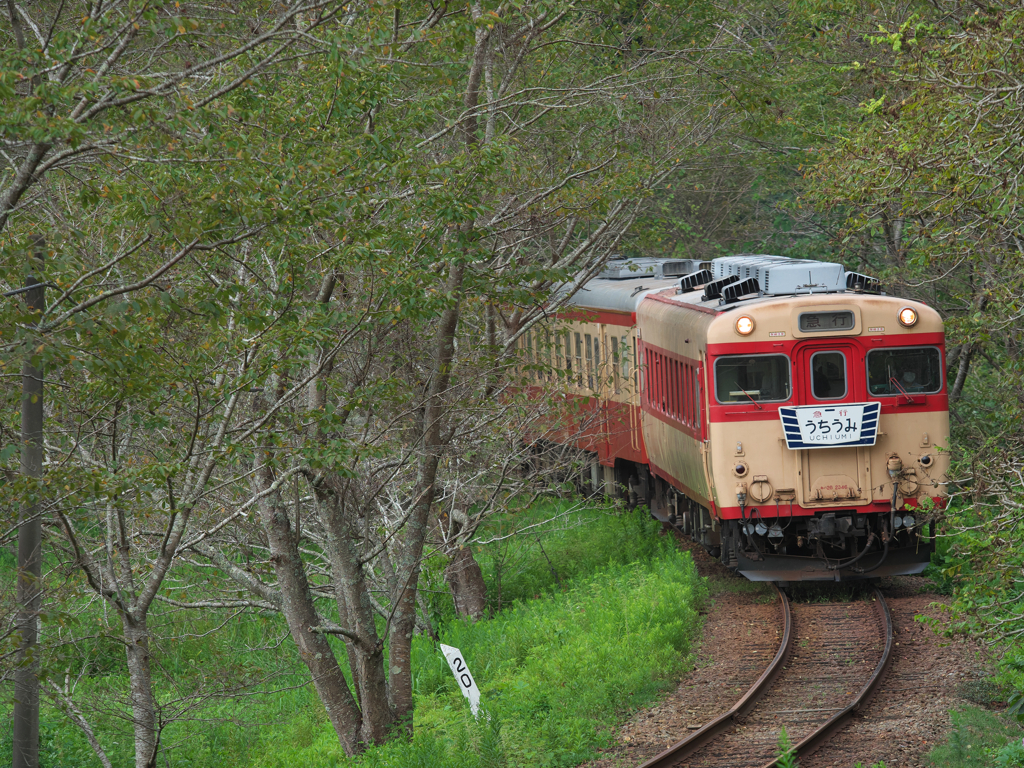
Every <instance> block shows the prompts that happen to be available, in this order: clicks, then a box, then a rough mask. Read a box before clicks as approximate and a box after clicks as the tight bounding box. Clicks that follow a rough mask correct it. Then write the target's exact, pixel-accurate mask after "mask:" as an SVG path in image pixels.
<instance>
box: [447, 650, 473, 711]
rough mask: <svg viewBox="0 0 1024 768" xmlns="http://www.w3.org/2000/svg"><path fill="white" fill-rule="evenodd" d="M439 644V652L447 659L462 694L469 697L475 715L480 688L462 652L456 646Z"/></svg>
mask: <svg viewBox="0 0 1024 768" xmlns="http://www.w3.org/2000/svg"><path fill="white" fill-rule="evenodd" d="M440 645H441V653H443V654H444V657H445V658H446V659H447V660H448V666H449V667H451V668H452V674H453V675H455V679H456V681H458V683H459V688H460V689H461V690H462V695H463V696H465V697H466V698H467V699H469V708H470V710H472V712H473V717H476V716H477V713H478V712H479V711H480V689H479V688H477V687H476V681H475V680H474V679H473V675H471V674H470V673H469V667H468V666H466V660H465V659H463V658H462V652H461V651H460V650H459V649H458V648H452V647H451V646H450V645H444V644H440Z"/></svg>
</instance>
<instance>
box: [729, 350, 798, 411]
mask: <svg viewBox="0 0 1024 768" xmlns="http://www.w3.org/2000/svg"><path fill="white" fill-rule="evenodd" d="M715 395H716V396H717V398H718V402H720V403H749V402H750V401H751V400H754V401H760V402H764V401H771V400H789V395H790V383H789V358H788V357H786V356H785V355H730V356H728V357H720V358H718V359H717V360H716V361H715Z"/></svg>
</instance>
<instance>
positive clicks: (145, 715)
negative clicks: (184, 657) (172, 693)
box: [121, 613, 160, 768]
mask: <svg viewBox="0 0 1024 768" xmlns="http://www.w3.org/2000/svg"><path fill="white" fill-rule="evenodd" d="M121 624H122V626H123V627H124V640H125V647H126V651H127V656H128V677H129V680H130V685H131V701H132V725H133V727H134V729H135V768H156V756H157V750H158V747H159V746H160V735H159V734H158V733H157V730H156V701H155V699H154V698H153V674H152V671H151V669H150V665H149V658H150V657H149V630H148V629H147V627H146V616H145V614H143V615H142V616H141V617H138V616H132V615H131V614H125V613H122V614H121Z"/></svg>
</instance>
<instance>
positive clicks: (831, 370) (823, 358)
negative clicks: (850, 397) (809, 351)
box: [811, 351, 846, 400]
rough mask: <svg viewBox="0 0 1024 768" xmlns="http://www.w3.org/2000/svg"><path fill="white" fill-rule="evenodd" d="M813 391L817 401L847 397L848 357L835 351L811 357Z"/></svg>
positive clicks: (819, 353) (818, 353)
mask: <svg viewBox="0 0 1024 768" xmlns="http://www.w3.org/2000/svg"><path fill="white" fill-rule="evenodd" d="M811 391H812V392H813V393H814V397H815V399H817V400H838V399H839V398H841V397H846V355H844V354H843V353H842V352H834V351H829V352H815V353H814V354H813V355H811Z"/></svg>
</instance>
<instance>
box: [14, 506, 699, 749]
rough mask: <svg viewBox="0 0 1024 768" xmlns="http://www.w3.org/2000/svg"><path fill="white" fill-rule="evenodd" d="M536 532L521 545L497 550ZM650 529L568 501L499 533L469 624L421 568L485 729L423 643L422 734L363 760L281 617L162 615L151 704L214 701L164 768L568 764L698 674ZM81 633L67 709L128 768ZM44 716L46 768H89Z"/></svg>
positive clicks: (115, 659)
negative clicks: (155, 697) (73, 708)
mask: <svg viewBox="0 0 1024 768" xmlns="http://www.w3.org/2000/svg"><path fill="white" fill-rule="evenodd" d="M551 518H554V520H552V521H551V522H545V521H548V520H550V519H551ZM535 524H539V525H537V527H536V528H530V529H529V530H530V534H529V535H528V536H526V537H523V536H516V537H512V538H502V537H503V536H505V535H507V534H508V533H510V532H511V531H512V528H513V527H515V528H516V529H519V530H521V529H522V528H524V527H526V526H528V525H535ZM659 528H660V526H658V525H657V524H656V523H652V522H651V521H649V519H648V518H646V517H645V516H644V515H643V514H640V513H622V512H620V511H616V510H614V509H612V508H603V507H591V508H585V509H577V508H572V507H570V506H568V505H566V504H561V503H547V504H544V505H538V506H537V507H535V508H534V509H531V510H530V511H529V512H528V513H525V514H522V515H517V516H516V518H515V519H514V520H507V519H506V520H496V521H493V522H492V523H491V524H490V527H489V528H487V529H486V530H485V531H484V533H483V538H490V539H493V541H491V543H489V544H487V545H486V546H485V547H482V548H480V549H479V550H478V557H479V560H480V562H481V566H482V568H483V571H484V574H485V577H486V579H487V581H488V589H489V596H490V598H491V607H492V609H493V611H494V615H493V617H492V618H489V619H486V620H483V621H480V622H477V623H475V624H470V623H466V622H462V621H457V620H455V618H454V616H453V615H452V612H451V610H450V607H449V606H450V598H448V597H447V596H446V595H444V594H442V593H441V587H442V585H441V583H440V582H439V581H438V579H439V573H440V565H441V564H440V563H439V562H432V563H428V568H427V572H426V574H425V577H424V583H425V585H426V586H427V587H428V588H431V589H436V590H437V591H436V592H435V593H433V597H432V606H436V611H435V618H437V619H438V621H437V624H438V627H439V633H440V637H441V641H442V642H444V643H446V644H448V645H454V646H457V647H459V648H460V649H461V650H462V652H463V654H464V656H465V658H466V660H467V663H468V664H469V666H470V669H471V670H472V672H473V674H474V676H475V677H476V679H477V682H478V684H479V685H480V688H481V690H482V693H483V705H484V707H485V708H486V710H487V718H481V719H480V721H479V722H476V721H474V720H473V719H472V717H471V716H470V714H469V708H468V705H467V703H466V702H465V700H464V699H463V697H462V696H461V694H460V693H459V692H458V690H457V688H456V685H455V681H454V679H453V678H452V675H451V672H450V671H449V669H448V667H447V664H446V663H445V661H444V659H443V657H442V656H441V654H440V652H439V650H438V649H437V648H436V646H435V644H434V643H433V642H432V641H430V640H429V639H428V638H427V637H425V636H418V637H416V638H415V642H414V648H413V658H414V665H415V666H414V668H415V670H416V677H415V681H414V686H415V696H416V714H415V733H416V735H415V737H414V738H412V739H403V740H397V741H394V742H392V743H389V744H386V745H384V746H381V747H378V748H374V749H372V750H370V751H369V752H368V753H367V754H365V755H364V756H363V757H361V758H360V759H359V760H349V759H347V758H345V756H344V755H343V753H342V751H341V749H340V748H339V746H338V742H337V738H336V736H335V735H334V732H333V730H332V729H331V727H330V725H329V723H328V722H327V720H326V717H325V715H324V712H323V708H322V706H321V704H320V702H319V700H318V699H317V697H316V694H315V692H314V691H313V690H312V687H311V686H310V685H309V684H308V673H307V672H306V670H305V668H304V667H303V666H302V665H301V663H299V661H298V659H297V655H296V653H295V649H294V647H293V645H292V643H291V641H290V639H288V638H287V637H286V636H285V635H286V628H285V626H284V623H283V621H282V620H281V618H280V617H279V616H275V615H260V616H248V617H241V618H239V619H236V620H233V621H231V622H228V623H227V624H226V625H225V626H224V627H223V628H222V629H220V630H218V631H216V632H214V633H212V634H207V633H208V632H210V630H212V629H214V628H215V627H217V626H218V624H219V622H220V621H223V619H224V617H223V616H221V617H211V616H208V615H207V616H204V615H202V614H198V613H179V612H174V611H166V612H163V613H161V614H160V615H159V616H158V617H156V618H155V619H154V625H155V626H156V627H157V632H158V633H159V634H163V635H164V636H166V637H170V636H174V637H176V638H177V639H176V640H174V641H170V640H163V641H161V642H159V643H157V644H156V647H155V649H154V658H155V661H156V665H157V667H158V669H159V679H160V681H161V682H160V686H159V687H160V690H159V695H160V698H161V700H162V701H164V702H171V701H172V700H173V699H174V698H175V697H180V696H182V695H183V694H187V693H190V692H203V691H206V692H208V693H209V694H210V698H208V699H207V700H206V701H205V702H204V703H203V706H202V707H201V708H200V709H198V710H196V711H195V712H194V713H192V714H191V715H190V716H189V718H187V719H183V720H180V721H178V722H175V723H172V724H171V725H169V726H168V727H167V729H166V730H165V731H164V732H163V734H162V738H161V743H162V745H163V746H164V748H165V749H164V751H163V752H162V754H161V757H160V765H161V768H163V766H167V768H198V767H199V766H215V765H235V766H252V768H277V767H278V766H281V767H282V768H283V766H289V768H290V767H291V766H316V767H317V768H327V767H328V766H356V765H358V766H372V767H377V766H379V767H380V768H383V767H384V766H395V767H396V768H397V766H402V768H405V767H406V766H410V767H412V766H420V767H422V768H446V767H447V766H452V768H454V767H455V766H460V767H461V766H465V767H466V768H474V766H479V768H485V767H488V768H489V767H491V766H509V767H512V766H520V765H522V766H525V765H530V766H534V765H537V766H570V765H575V764H577V763H579V762H581V761H583V760H585V759H587V758H588V757H590V756H592V755H593V754H594V753H595V751H596V750H598V749H600V748H601V747H602V746H605V745H606V744H608V743H610V739H611V734H612V729H613V727H614V725H615V724H616V723H617V722H618V721H619V720H620V719H621V718H622V717H623V716H624V715H625V714H626V713H627V712H629V711H630V710H632V709H634V708H636V707H639V706H643V705H644V704H647V703H649V702H651V701H652V700H653V699H654V698H655V697H657V696H658V694H659V693H661V692H662V691H664V690H666V689H668V688H671V687H672V686H673V685H674V681H675V679H676V678H677V677H678V675H679V673H680V672H681V671H682V669H683V668H684V666H685V665H686V664H687V663H688V662H689V661H690V660H689V659H688V654H689V648H690V642H691V639H692V638H693V637H694V633H695V631H696V630H697V628H698V625H699V611H700V609H701V606H702V603H703V601H704V599H705V587H704V585H703V581H702V580H701V579H700V578H699V577H698V576H697V574H696V570H695V568H694V566H693V563H692V561H691V559H690V557H689V555H687V554H685V553H681V552H679V551H678V550H677V549H676V548H675V547H674V545H673V543H672V540H671V538H670V537H664V536H659V535H658V531H659ZM75 621H76V622H78V623H79V626H78V630H79V632H80V633H81V632H83V631H84V628H85V627H86V626H90V627H93V626H96V627H101V631H99V632H98V633H97V637H96V638H95V639H93V640H90V641H89V642H88V643H85V644H79V646H78V647H76V648H69V649H68V652H67V653H66V654H65V656H66V658H65V659H64V660H63V661H64V662H67V663H71V662H74V663H76V664H77V665H78V667H76V669H77V668H81V664H82V662H83V660H84V659H88V661H89V665H90V666H89V673H88V674H86V675H85V676H83V677H82V678H81V680H80V681H79V683H78V685H79V688H78V693H77V698H78V700H79V701H84V702H86V703H88V704H90V705H91V704H95V703H99V702H102V707H96V708H93V709H92V710H91V711H90V718H91V720H92V722H93V725H94V727H95V728H96V729H97V731H98V735H99V737H100V739H101V741H102V743H103V744H104V747H105V748H106V749H107V751H108V754H109V755H110V757H111V759H112V760H113V762H114V763H115V764H121V765H124V764H130V763H131V762H132V738H131V732H130V728H129V727H128V721H127V719H126V716H127V715H128V710H127V707H126V701H125V699H126V695H125V694H126V691H127V679H126V676H125V674H124V657H123V651H121V650H120V646H119V645H118V644H117V642H116V639H115V638H116V636H117V627H116V626H115V625H112V624H111V625H109V630H106V631H103V630H102V627H104V626H108V625H104V624H103V622H102V616H101V615H100V612H99V609H96V608H92V609H89V610H87V611H85V612H84V613H82V614H81V615H79V616H78V617H77V618H76V619H75ZM51 631H52V630H51ZM105 632H106V633H105ZM278 641H281V642H280V643H279V642H278ZM338 649H339V654H338V657H339V660H341V661H343V660H344V657H345V654H344V652H343V651H341V646H340V644H339V645H338ZM59 668H61V669H62V668H63V667H59ZM60 677H61V678H63V675H61V676H60ZM218 692H219V693H218ZM5 710H6V712H5V714H6V715H7V717H6V721H5V725H6V729H3V730H0V750H2V751H0V759H4V758H3V754H4V753H5V752H6V754H7V755H10V706H9V702H8V705H7V706H6V707H5ZM166 714H173V705H171V706H168V708H167V710H166ZM41 719H42V738H41V747H42V749H41V751H42V755H41V757H42V760H41V764H42V766H44V768H58V767H60V768H64V767H67V768H71V767H72V766H74V768H91V767H92V766H98V765H99V762H98V760H97V759H96V758H95V756H94V755H93V753H92V750H91V749H90V748H89V746H88V744H87V742H86V741H85V739H84V737H83V736H82V735H81V733H80V732H79V731H78V729H77V728H75V727H73V726H72V725H71V724H70V723H69V722H68V720H67V719H66V718H65V717H64V716H63V715H62V714H61V713H60V712H59V711H57V710H56V709H54V708H53V707H51V706H48V705H47V706H44V707H43V713H42V718H41Z"/></svg>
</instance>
